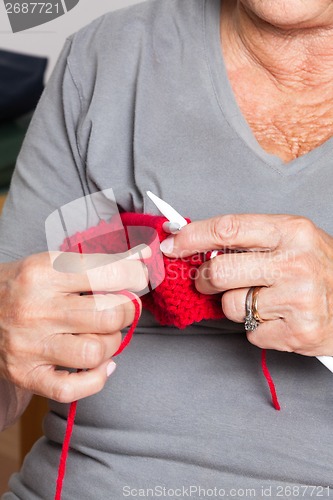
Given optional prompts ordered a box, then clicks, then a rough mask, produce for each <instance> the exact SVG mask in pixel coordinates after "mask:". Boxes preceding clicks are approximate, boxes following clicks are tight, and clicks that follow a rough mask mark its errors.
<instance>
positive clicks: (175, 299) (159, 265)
mask: <svg viewBox="0 0 333 500" xmlns="http://www.w3.org/2000/svg"><path fill="white" fill-rule="evenodd" d="M121 220H122V223H123V225H124V230H119V226H118V230H117V231H114V230H113V228H114V226H115V224H113V222H112V219H111V221H110V222H105V221H102V222H101V223H100V224H99V225H98V226H96V227H93V228H90V229H88V230H87V231H84V232H83V233H76V234H75V235H74V236H72V237H71V238H70V239H69V240H66V242H65V243H64V244H63V246H62V248H61V250H64V251H70V252H79V244H81V246H82V252H83V253H101V252H103V253H107V254H117V253H120V252H127V251H128V250H129V248H133V247H135V246H136V245H140V244H142V243H145V244H147V245H149V246H150V248H151V250H152V256H151V257H150V258H148V259H144V262H145V264H146V265H147V267H148V271H149V279H150V282H151V283H152V284H153V283H160V282H161V281H162V280H163V277H164V273H165V277H164V280H163V281H162V283H161V284H160V285H159V286H157V288H156V289H154V290H152V291H151V292H150V293H147V294H146V295H144V296H142V304H143V307H145V308H146V309H148V310H149V311H150V312H151V313H152V314H153V315H154V316H155V318H156V319H157V320H158V322H159V323H160V324H161V325H168V326H176V327H177V328H186V327H187V326H189V325H191V324H192V323H195V322H199V321H202V320H204V319H221V318H225V315H224V314H223V311H222V308H221V294H218V295H203V294H201V293H199V292H198V291H197V290H196V288H195V283H194V278H195V276H196V273H197V270H198V268H199V267H200V266H201V265H202V264H203V262H204V261H205V259H206V258H207V257H209V254H207V255H206V256H205V255H204V254H197V255H194V256H192V257H188V258H186V259H170V258H168V257H166V256H165V255H163V261H164V265H163V262H162V260H161V259H157V258H156V252H157V250H158V248H159V245H160V242H161V241H163V240H164V239H165V238H166V237H167V236H169V235H168V234H166V233H165V232H164V231H163V229H162V226H163V223H164V222H166V220H167V219H165V218H164V217H158V216H154V215H145V214H135V213H124V214H121ZM187 221H188V222H190V220H189V219H187ZM108 228H109V231H108ZM154 230H155V231H156V232H157V234H158V238H156V232H155V231H154Z"/></svg>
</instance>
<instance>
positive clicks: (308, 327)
mask: <svg viewBox="0 0 333 500" xmlns="http://www.w3.org/2000/svg"><path fill="white" fill-rule="evenodd" d="M161 248H162V250H163V251H164V253H166V254H167V255H169V256H173V257H187V256H189V255H193V254H194V253H196V252H202V251H206V250H214V249H223V250H225V249H232V250H235V251H236V252H235V253H226V254H224V255H220V256H218V257H215V258H214V259H212V260H210V261H208V262H206V263H205V264H203V265H202V266H201V268H200V270H199V275H198V278H197V279H196V287H197V289H198V290H199V291H200V292H202V293H205V294H214V293H217V292H221V291H222V292H225V293H224V294H223V296H222V307H223V310H224V312H225V314H226V316H227V317H228V318H229V319H231V320H232V321H235V322H244V317H245V299H246V294H247V292H248V290H249V287H252V286H262V287H263V288H262V289H261V290H260V292H259V296H258V311H259V313H260V316H261V318H262V319H263V320H264V323H261V324H260V325H259V327H258V328H257V329H256V330H255V331H253V332H249V333H247V337H248V339H249V341H250V342H251V343H253V344H255V345H257V346H258V347H261V348H268V349H277V350H282V351H293V352H296V353H299V354H303V355H307V356H319V355H333V238H332V237H331V236H329V235H328V234H327V233H325V232H324V231H323V230H321V229H319V228H318V227H316V226H315V225H314V224H313V223H312V222H311V221H310V220H308V219H306V218H303V217H298V216H290V215H250V214H241V215H224V216H220V217H215V218H212V219H209V220H206V221H199V222H193V223H191V224H189V225H188V226H186V227H184V228H183V229H182V230H181V232H180V233H179V234H178V235H177V236H175V237H174V238H172V237H170V238H168V240H165V242H163V244H162V246H161ZM237 250H238V251H237ZM239 250H241V252H239Z"/></svg>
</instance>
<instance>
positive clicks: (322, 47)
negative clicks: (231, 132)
mask: <svg viewBox="0 0 333 500" xmlns="http://www.w3.org/2000/svg"><path fill="white" fill-rule="evenodd" d="M302 9H303V10H302ZM283 23H284V24H283ZM221 41H222V50H223V56H224V60H225V64H226V68H227V71H228V76H229V79H230V83H231V86H232V88H233V91H234V94H235V97H236V100H237V102H238V105H239V107H240V109H241V111H242V113H243V115H244V117H245V119H246V120H247V122H248V124H249V126H250V128H251V129H252V132H253V133H254V135H255V137H256V139H257V141H258V143H259V144H260V145H261V147H262V148H263V149H264V150H266V151H267V152H268V153H270V154H274V155H277V156H279V157H280V158H281V159H282V160H283V161H284V162H285V163H288V162H290V161H292V160H294V159H296V158H298V157H299V156H302V155H305V154H307V153H309V152H310V151H312V150H313V149H315V148H316V147H318V146H320V145H321V144H323V143H324V142H326V141H327V140H328V139H330V138H331V137H332V136H333V86H332V76H333V0H292V1H291V0H223V1H222V10H221Z"/></svg>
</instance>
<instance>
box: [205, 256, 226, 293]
mask: <svg viewBox="0 0 333 500" xmlns="http://www.w3.org/2000/svg"><path fill="white" fill-rule="evenodd" d="M208 281H209V283H210V285H211V286H212V287H213V288H215V289H218V288H223V287H224V285H225V284H226V282H227V276H226V271H225V268H224V266H223V264H222V262H221V261H220V259H213V260H212V261H210V263H209V266H208Z"/></svg>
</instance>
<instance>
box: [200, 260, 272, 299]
mask: <svg viewBox="0 0 333 500" xmlns="http://www.w3.org/2000/svg"><path fill="white" fill-rule="evenodd" d="M280 274H281V272H280V268H279V266H278V264H277V263H276V262H275V260H274V254H273V253H272V252H244V253H228V254H224V255H219V256H218V257H215V258H214V259H211V260H210V261H207V262H206V263H205V264H203V265H202V266H201V267H200V268H199V270H198V274H197V278H196V281H195V286H196V288H197V290H198V291H199V292H201V293H204V294H214V293H218V292H223V291H224V290H230V289H234V288H245V287H250V286H271V285H273V284H274V283H275V281H276V279H277V278H279V277H280Z"/></svg>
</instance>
